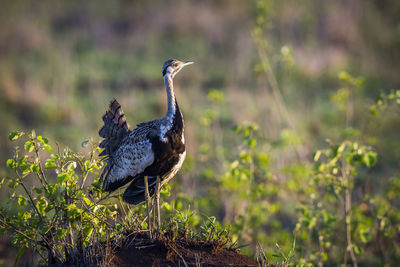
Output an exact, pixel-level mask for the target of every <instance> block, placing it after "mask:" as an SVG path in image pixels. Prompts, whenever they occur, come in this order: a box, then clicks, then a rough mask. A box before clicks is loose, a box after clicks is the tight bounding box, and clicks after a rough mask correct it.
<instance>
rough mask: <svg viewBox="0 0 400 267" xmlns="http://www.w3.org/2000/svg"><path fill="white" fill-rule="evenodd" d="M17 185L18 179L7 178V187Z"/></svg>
mask: <svg viewBox="0 0 400 267" xmlns="http://www.w3.org/2000/svg"><path fill="white" fill-rule="evenodd" d="M18 185H19V181H18V180H17V179H10V180H8V187H9V188H16V187H17V186H18Z"/></svg>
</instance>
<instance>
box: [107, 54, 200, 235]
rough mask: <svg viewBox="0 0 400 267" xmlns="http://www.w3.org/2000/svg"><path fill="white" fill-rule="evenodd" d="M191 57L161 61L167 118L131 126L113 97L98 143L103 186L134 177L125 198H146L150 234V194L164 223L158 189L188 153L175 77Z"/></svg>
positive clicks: (112, 187) (136, 200) (112, 188)
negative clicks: (102, 163)
mask: <svg viewBox="0 0 400 267" xmlns="http://www.w3.org/2000/svg"><path fill="white" fill-rule="evenodd" d="M193 63H194V62H192V61H186V62H183V61H179V60H176V59H169V60H167V61H165V63H164V64H163V66H162V69H161V72H162V76H163V79H164V87H165V91H166V95H167V111H166V114H165V116H164V117H163V118H161V119H157V120H152V121H148V122H142V123H139V124H138V125H137V127H136V128H134V129H132V130H131V129H130V127H129V124H128V123H127V121H126V117H125V114H124V112H123V110H122V107H121V105H120V104H119V103H118V101H117V100H116V99H112V100H111V102H110V104H109V108H108V110H107V111H106V113H105V114H104V116H103V118H102V119H103V122H104V125H103V127H102V128H101V129H100V130H99V135H100V137H102V138H104V139H103V140H102V142H101V143H100V145H99V147H100V148H104V150H103V151H102V152H101V153H100V154H99V155H100V156H104V160H105V162H106V166H105V167H104V169H103V171H102V173H101V175H100V184H102V188H103V190H104V191H106V192H112V191H115V190H116V189H118V188H120V187H122V186H124V185H126V184H128V183H130V184H129V186H128V187H127V188H126V190H125V191H124V194H123V196H122V199H123V200H124V201H125V202H127V203H129V204H134V205H136V204H139V203H141V202H143V201H146V206H147V220H148V226H149V228H148V229H149V232H150V236H151V232H152V229H151V223H150V213H151V208H150V205H151V204H150V200H151V196H153V195H155V202H156V208H157V209H156V211H157V217H158V221H157V223H158V229H160V204H159V199H160V189H161V187H162V186H163V184H165V183H166V182H168V181H169V180H171V179H172V178H173V177H174V176H175V174H176V173H177V172H178V171H179V169H180V168H181V167H182V164H183V162H184V160H185V157H186V148H185V137H184V121H183V116H182V113H181V110H180V107H179V105H178V101H177V99H176V97H175V92H174V86H173V79H174V77H175V75H176V74H177V73H178V72H179V71H181V70H182V68H183V67H185V66H187V65H190V64H193ZM103 181H104V182H103Z"/></svg>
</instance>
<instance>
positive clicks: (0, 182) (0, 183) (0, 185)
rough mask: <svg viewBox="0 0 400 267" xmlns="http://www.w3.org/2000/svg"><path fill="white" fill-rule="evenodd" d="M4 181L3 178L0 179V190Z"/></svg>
mask: <svg viewBox="0 0 400 267" xmlns="http://www.w3.org/2000/svg"><path fill="white" fill-rule="evenodd" d="M5 180H6V178H5V177H3V178H1V179H0V188H1V187H2V186H3V183H4V181H5Z"/></svg>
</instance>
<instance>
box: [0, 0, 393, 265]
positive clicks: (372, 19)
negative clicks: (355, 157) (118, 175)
mask: <svg viewBox="0 0 400 267" xmlns="http://www.w3.org/2000/svg"><path fill="white" fill-rule="evenodd" d="M169 58H177V59H180V60H192V61H195V62H196V64H194V65H193V66H190V67H188V68H186V69H185V70H183V71H182V72H181V73H179V75H178V76H177V77H176V78H175V86H176V95H177V99H178V101H179V103H180V105H181V108H182V112H183V115H184V118H185V127H186V129H185V137H186V138H185V139H186V143H187V151H188V158H187V160H186V162H185V164H184V166H183V170H182V171H181V172H180V173H179V174H178V175H177V177H175V179H174V180H173V181H172V182H171V186H172V196H171V197H170V198H168V201H172V203H175V204H176V203H181V204H182V205H184V206H185V207H188V206H190V207H191V209H193V210H195V212H196V214H199V216H215V217H216V218H217V220H218V221H220V222H222V223H224V224H230V225H232V232H233V236H234V238H236V239H239V241H238V242H239V244H241V245H243V244H250V245H249V246H247V247H245V248H243V249H242V250H243V251H244V252H245V253H248V254H254V253H256V243H259V244H260V246H261V247H262V248H263V249H264V250H265V251H266V252H267V255H269V257H272V258H273V255H272V254H273V253H274V252H276V251H278V252H279V249H278V248H277V247H276V246H275V244H276V243H278V244H279V246H280V247H281V248H282V249H283V250H284V251H285V253H287V252H288V251H289V250H290V249H291V248H292V245H293V240H294V239H296V247H295V249H294V251H295V255H296V256H295V258H296V261H297V262H304V263H306V262H307V263H314V264H317V263H321V262H324V263H325V264H327V265H329V264H331V265H336V264H338V263H340V262H342V257H343V254H344V250H345V247H346V237H345V232H344V222H343V220H344V219H343V218H344V215H343V209H342V204H341V202H340V199H339V200H337V201H333V200H332V199H328V200H326V199H324V198H322V197H326V196H327V194H329V186H327V187H325V189H321V188H318V187H315V186H314V184H313V183H311V182H310V181H312V180H313V177H314V167H313V152H314V151H315V150H317V149H322V148H326V147H328V146H329V145H328V144H327V142H326V141H325V140H326V139H330V140H332V142H334V143H340V142H342V141H344V140H352V141H354V142H360V143H363V144H365V145H370V146H372V147H373V149H374V151H376V152H377V154H378V161H377V164H376V165H375V166H374V167H372V168H363V167H361V168H360V170H359V171H358V172H357V174H356V175H355V180H354V188H353V190H352V201H353V209H354V210H353V212H354V218H355V219H354V220H353V227H352V229H353V230H352V235H353V242H354V243H355V244H356V246H357V250H356V252H357V258H358V259H359V263H360V265H362V264H364V266H367V265H368V264H376V265H377V266H379V265H382V266H383V265H384V264H389V265H390V264H395V263H396V262H398V260H399V255H400V245H399V242H400V234H399V232H400V231H399V230H400V228H399V227H400V226H399V222H400V218H399V216H400V215H399V214H400V213H397V212H398V211H399V209H400V201H399V200H400V185H399V182H397V181H398V179H399V168H400V116H399V114H400V113H399V100H398V99H400V96H399V95H396V94H395V93H394V94H392V95H390V96H389V97H387V96H388V94H390V92H391V90H393V89H399V88H400V75H399V70H400V2H399V1H396V0H379V1H378V0H375V1H373V0H353V1H321V0H304V1H297V0H287V1H277V0H275V1H274V0H259V1H240V0H229V1H228V0H218V1H211V0H210V1H195V0H191V1H183V0H176V1H155V0H149V1H105V0H101V1H47V0H45V1H24V0H16V1H1V8H0V121H1V122H2V125H3V126H2V127H1V128H0V151H1V153H0V161H1V162H5V160H6V159H7V158H8V157H10V156H11V154H12V151H13V145H14V144H12V143H10V142H9V141H8V138H7V137H8V134H9V132H10V131H12V130H22V131H29V130H31V129H35V130H36V132H37V133H38V134H40V135H44V136H46V137H48V138H49V139H50V140H52V141H53V144H55V142H57V143H58V144H59V146H60V147H64V146H69V147H71V148H73V149H75V150H78V151H79V150H82V148H81V147H80V144H81V142H82V141H83V140H85V139H86V138H89V137H92V138H94V139H95V140H100V138H99V137H98V129H99V128H100V127H101V125H102V120H101V117H102V115H103V114H104V112H105V110H106V108H107V106H108V103H109V101H110V99H111V98H113V97H115V98H116V99H117V100H118V101H119V102H120V103H121V105H122V107H123V109H124V111H125V114H126V115H127V119H128V122H129V124H130V125H131V126H134V125H135V124H136V123H139V122H142V121H147V120H152V119H155V118H159V117H162V116H163V114H164V113H165V111H166V97H165V91H164V89H163V83H162V76H161V66H162V64H163V62H164V61H165V60H167V59H169ZM377 101H378V102H377ZM396 101H397V102H396ZM235 125H240V127H242V128H240V127H239V128H236V130H234V129H233V128H234V126H235ZM246 127H247V128H246ZM246 129H247V130H246ZM246 131H247V133H246ZM242 167H243V169H242ZM0 175H2V176H4V175H7V170H6V167H5V164H1V165H0ZM327 188H328V189H327ZM325 191H327V193H326V194H325V193H324V192H325ZM1 192H3V196H5V195H6V193H4V192H5V191H4V190H2V191H1ZM316 192H318V196H321V199H320V200H318V201H319V202H318V201H317V202H318V203H320V204H318V203H316V204H315V205H316V207H320V206H321V205H322V206H323V207H324V210H326V211H327V212H328V213H329V214H330V215H331V216H333V217H336V221H335V222H334V223H332V224H330V221H329V220H328V221H329V223H327V221H326V220H325V222H323V223H321V225H319V224H318V223H317V225H319V226H318V227H319V228H318V227H316V226H315V225H313V223H312V220H313V219H312V218H311V222H308V223H307V224H306V225H303V226H301V225H300V224H301V222H302V218H304V216H306V215H305V214H304V212H303V213H302V212H299V209H300V207H302V205H307V204H306V203H308V202H307V201H309V200H310V199H312V198H313V197H314V196H315V194H316ZM377 203H378V204H377ZM181 204H180V205H181ZM325 204H326V205H325ZM314 211H315V210H314ZM316 216H318V215H316ZM315 220H316V221H318V219H315ZM324 223H325V224H324ZM296 225H297V227H296ZM321 229H322V230H323V231H322V230H321ZM324 231H325V232H324ZM336 233H337V234H336ZM366 233H367V234H366ZM321 236H322V239H323V240H324V242H325V241H326V242H325V243H324V242H322V241H321ZM366 236H367V237H366ZM328 241H329V243H327V242H328ZM321 242H322V243H321ZM321 248H323V249H322V250H323V253H322V252H321ZM1 255H3V256H4V255H7V252H5V251H2V252H1Z"/></svg>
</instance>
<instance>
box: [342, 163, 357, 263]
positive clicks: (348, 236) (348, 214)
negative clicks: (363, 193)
mask: <svg viewBox="0 0 400 267" xmlns="http://www.w3.org/2000/svg"><path fill="white" fill-rule="evenodd" d="M342 177H343V181H344V186H345V201H344V212H345V224H346V240H347V245H346V250H345V253H344V265H345V266H346V264H347V252H349V253H350V256H351V260H352V261H353V266H354V267H357V258H356V255H355V254H354V248H353V244H352V241H351V185H350V182H351V181H350V177H349V176H348V175H346V171H343V169H342Z"/></svg>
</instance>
